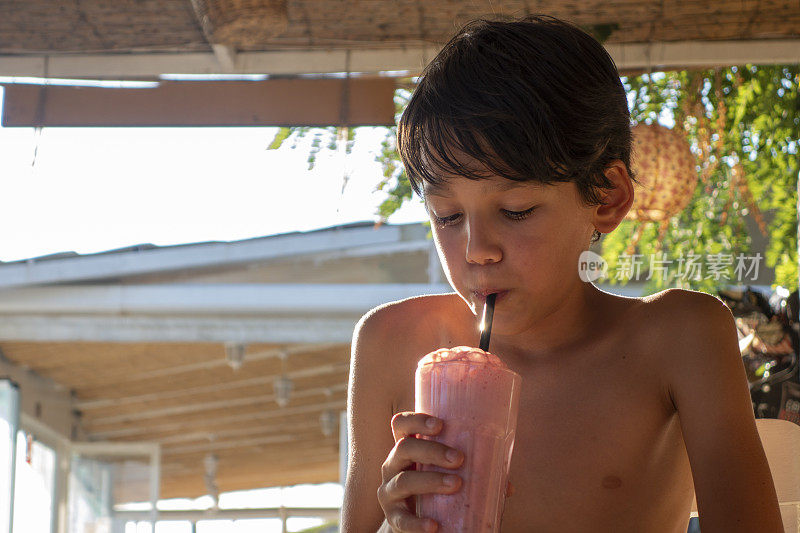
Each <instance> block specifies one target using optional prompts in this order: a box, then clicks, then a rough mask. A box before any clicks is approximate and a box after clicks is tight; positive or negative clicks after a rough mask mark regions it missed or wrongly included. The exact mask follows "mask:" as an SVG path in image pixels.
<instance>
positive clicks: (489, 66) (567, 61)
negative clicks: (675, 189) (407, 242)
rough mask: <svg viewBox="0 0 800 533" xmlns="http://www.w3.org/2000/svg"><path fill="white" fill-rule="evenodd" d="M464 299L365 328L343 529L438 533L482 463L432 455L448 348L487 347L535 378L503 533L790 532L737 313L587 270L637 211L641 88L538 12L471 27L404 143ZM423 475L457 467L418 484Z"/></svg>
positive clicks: (405, 126)
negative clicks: (427, 366)
mask: <svg viewBox="0 0 800 533" xmlns="http://www.w3.org/2000/svg"><path fill="white" fill-rule="evenodd" d="M398 143H399V149H400V152H401V155H402V158H403V161H404V164H405V168H406V171H407V172H408V174H409V176H410V178H411V180H412V182H413V184H414V186H415V188H416V190H417V192H419V193H420V194H421V196H422V198H423V199H424V201H425V205H426V206H427V210H428V212H429V214H430V218H431V223H432V224H431V227H432V231H433V238H434V241H435V243H436V247H437V250H438V252H439V257H440V258H441V260H442V264H443V266H444V269H445V272H446V274H447V279H448V281H449V282H450V285H451V286H452V287H453V289H454V290H455V293H454V294H444V295H436V296H424V297H419V298H412V299H409V300H404V301H401V302H394V303H390V304H387V305H384V306H382V307H379V308H377V309H375V310H373V311H371V312H370V313H368V314H367V315H366V316H365V317H364V318H363V319H362V320H361V322H360V323H359V325H358V327H357V328H356V332H355V336H354V342H353V354H352V367H351V375H350V390H349V415H350V450H349V468H348V476H347V484H346V490H345V500H344V506H343V509H342V530H343V531H347V532H355V533H362V532H374V531H403V532H417V531H435V530H436V528H437V525H436V523H435V522H433V521H432V520H430V519H426V518H425V517H422V518H417V517H415V515H414V506H413V501H414V497H415V495H418V494H424V493H432V492H435V493H451V492H454V491H458V490H459V488H460V483H461V481H460V477H458V474H459V466H460V465H461V463H462V461H463V455H462V453H461V451H459V450H451V449H449V448H447V447H446V446H444V445H442V444H438V443H436V442H432V441H426V440H422V439H416V438H415V435H416V434H424V435H434V434H436V433H438V432H439V431H440V430H441V428H442V424H443V423H446V422H443V421H442V420H437V419H432V418H431V417H428V416H427V415H425V414H422V413H414V412H413V409H414V370H415V368H416V364H417V361H418V360H419V359H420V358H421V357H422V356H423V355H425V354H427V353H428V352H431V351H433V350H435V349H438V348H442V347H451V346H458V345H468V346H476V345H477V342H478V333H477V331H476V327H475V324H476V318H475V316H476V314H477V312H478V311H480V309H481V307H482V305H483V301H484V299H485V296H486V294H490V293H498V297H497V303H496V308H495V314H494V328H493V334H492V352H493V353H495V354H497V355H499V356H500V357H501V358H502V359H503V360H504V361H505V363H506V364H507V365H508V366H509V367H510V368H511V369H512V370H514V371H516V372H518V373H519V374H521V376H522V384H523V387H522V393H521V400H520V409H519V420H518V427H517V436H516V444H515V451H514V455H513V459H512V463H511V472H510V486H512V487H513V492H514V494H513V496H511V497H509V498H507V500H506V503H505V512H504V516H503V522H502V531H504V532H529V531H532V532H540V531H541V532H550V531H552V532H570V531H576V532H605V531H609V532H637V533H641V532H664V533H667V532H669V533H684V532H685V531H686V528H687V523H688V520H689V513H690V508H691V505H692V496H693V494H694V493H695V492H696V494H697V503H698V511H699V515H700V524H701V529H702V531H703V533H714V532H725V533H732V532H748V533H749V532H777V531H782V527H781V522H780V514H779V511H778V505H777V499H776V496H775V489H774V487H773V484H772V479H771V477H770V472H769V467H768V465H767V462H766V459H765V457H764V452H763V449H762V447H761V443H760V440H759V438H758V434H757V432H756V427H755V421H754V419H753V413H752V409H751V404H750V397H749V394H748V389H747V384H746V378H745V373H744V368H743V365H742V362H741V357H740V354H739V350H738V344H737V335H736V330H735V326H734V322H733V317H732V315H731V313H730V312H729V311H728V309H727V308H726V307H725V306H724V304H723V303H722V302H721V301H719V300H718V299H716V298H714V297H713V296H709V295H706V294H702V293H697V292H691V291H685V290H667V291H664V292H661V293H658V294H656V295H653V296H649V297H645V298H625V297H620V296H615V295H612V294H608V293H605V292H603V291H601V290H599V289H598V288H597V287H595V286H594V285H592V284H591V283H584V282H582V281H581V280H580V278H579V276H578V257H579V255H580V254H581V252H582V251H584V250H586V249H588V247H589V245H590V242H591V241H592V240H593V239H595V238H596V237H597V235H598V233H608V232H610V231H612V230H613V229H614V228H615V227H616V226H617V225H619V223H620V222H621V221H622V220H623V218H624V216H625V214H626V213H627V212H628V210H629V209H630V207H631V203H632V201H633V195H634V193H633V186H632V177H631V170H630V149H631V148H630V147H631V133H630V124H629V114H628V107H627V102H626V98H625V92H624V89H623V87H622V85H621V83H620V80H619V74H618V73H617V70H616V67H615V66H614V64H613V61H612V60H611V58H610V57H609V56H608V54H607V53H606V52H605V51H604V49H603V48H602V46H601V45H600V44H599V43H597V41H595V40H594V39H592V38H591V37H590V36H588V35H587V34H585V33H583V32H582V31H581V30H579V29H577V28H575V27H573V26H571V25H568V24H565V23H563V22H560V21H557V20H554V19H551V18H547V17H534V18H530V19H526V20H525V21H515V22H486V21H481V22H476V23H472V24H471V25H468V26H467V27H465V28H464V29H463V30H462V31H461V32H460V33H459V34H458V35H457V36H456V37H455V38H454V39H453V40H452V41H450V43H448V44H447V45H446V46H445V48H444V49H443V51H442V52H441V53H440V54H439V55H438V56H437V57H436V59H434V60H433V62H432V63H431V64H430V65H429V66H428V68H427V69H426V71H425V73H424V75H423V78H422V80H421V82H420V84H419V86H418V88H417V90H416V92H415V94H414V96H413V98H412V100H411V102H410V103H409V105H408V108H407V110H406V111H405V113H404V115H403V117H402V119H401V122H400V126H399V128H398ZM415 463H427V464H435V465H439V466H442V467H445V468H451V469H452V475H453V476H455V477H450V478H449V479H450V480H454V484H449V483H448V482H447V481H448V478H447V477H445V475H444V474H439V473H435V472H417V471H414V469H413V467H414V464H415Z"/></svg>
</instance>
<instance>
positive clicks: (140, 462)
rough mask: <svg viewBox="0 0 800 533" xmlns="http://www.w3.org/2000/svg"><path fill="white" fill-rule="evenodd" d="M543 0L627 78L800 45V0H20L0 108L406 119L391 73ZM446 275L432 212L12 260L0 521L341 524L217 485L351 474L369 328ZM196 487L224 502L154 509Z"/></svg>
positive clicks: (247, 122) (0, 22) (126, 526)
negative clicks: (359, 349)
mask: <svg viewBox="0 0 800 533" xmlns="http://www.w3.org/2000/svg"><path fill="white" fill-rule="evenodd" d="M534 12H535V13H545V14H549V15H553V16H556V17H560V18H565V19H567V20H570V21H572V22H575V23H577V24H579V25H581V26H582V27H584V28H586V29H587V30H588V31H590V32H592V33H593V34H594V35H595V36H597V37H598V39H600V40H602V41H603V42H604V45H605V46H606V47H607V49H608V50H609V52H610V53H611V55H612V57H613V58H614V60H615V62H616V63H617V65H618V67H619V69H620V71H621V73H622V74H625V75H630V76H635V75H638V74H641V73H652V72H654V71H659V70H667V69H688V68H696V69H707V68H714V67H723V66H729V65H744V64H757V65H772V64H797V63H800V10H798V9H797V2H794V1H789V0H785V1H781V0H774V1H769V2H765V1H755V0H754V1H745V2H742V1H738V0H737V1H732V0H725V1H719V2H713V3H708V2H699V1H697V2H679V3H674V2H673V3H670V2H648V1H628V2H610V1H591V0H590V1H585V2H581V3H579V4H575V3H562V2H536V3H533V4H531V3H529V2H521V1H520V2H514V1H492V2H465V1H456V0H446V1H441V2H423V1H420V0H415V1H410V0H408V1H405V0H404V1H388V0H368V1H366V0H365V1H353V2H334V1H319V0H283V1H280V0H248V1H245V0H219V1H215V0H168V1H159V2H156V1H144V2H143V1H138V0H118V1H108V0H83V1H81V2H75V3H69V4H67V3H64V2H57V1H54V0H33V1H27V2H4V3H2V4H0V83H2V85H3V86H4V90H5V101H4V106H3V113H2V126H3V127H29V128H30V127H32V128H49V127H68V126H119V127H130V126H167V127H168V126H281V127H301V128H302V127H311V126H324V127H336V128H352V127H356V126H367V125H373V126H391V125H393V124H394V120H395V113H396V102H395V97H396V91H397V89H398V88H399V87H408V86H409V83H411V84H413V78H414V76H416V75H418V74H419V72H420V71H421V69H422V67H423V66H424V65H425V64H426V63H427V61H429V60H430V59H431V58H433V57H434V55H435V54H436V52H437V50H438V49H439V47H440V46H441V45H442V44H443V42H445V41H446V40H447V38H448V37H449V35H450V34H451V33H452V32H453V31H454V30H455V29H456V28H457V27H458V26H460V25H461V24H462V23H464V22H466V21H468V20H471V19H474V18H478V17H483V16H495V15H500V14H502V15H508V16H522V15H525V14H528V13H534ZM409 80H411V81H409ZM795 91H796V89H795ZM795 112H796V110H795ZM339 178H340V176H337V177H335V178H334V179H339ZM109 179H110V180H113V177H110V178H109ZM164 179H165V180H167V179H169V176H164ZM795 180H796V176H795ZM792 192H794V191H792ZM750 226H751V227H752V226H753V225H752V224H750ZM755 233H756V232H755V231H754V232H753V234H754V235H755ZM755 239H756V243H755V249H757V250H763V249H764V248H765V247H766V243H765V241H764V239H763V237H762V238H761V240H760V241H759V240H758V239H759V238H758V237H755ZM794 257H795V263H796V255H795V256H794ZM795 278H796V274H795ZM773 282H774V273H771V272H770V271H769V270H768V269H765V270H764V271H763V272H762V275H761V277H760V278H758V279H756V280H752V283H754V284H760V285H770V284H771V283H773ZM446 290H448V287H447V285H446V280H444V278H443V275H442V272H441V267H440V265H439V263H438V259H437V258H436V254H435V251H434V250H433V248H432V243H431V242H430V240H429V239H428V237H427V229H426V228H425V227H424V226H423V225H420V224H410V225H382V226H379V227H375V226H374V225H373V224H372V223H365V224H353V225H346V226H339V227H334V228H328V229H324V230H318V231H312V232H307V233H289V234H283V235H275V236H269V237H263V238H256V239H249V240H243V241H236V242H205V243H196V244H187V245H176V246H148V245H145V246H134V247H130V248H125V249H119V250H111V251H108V252H104V253H97V254H91V255H78V254H72V253H65V254H57V255H51V256H46V257H38V258H35V259H29V260H24V261H15V262H8V263H3V264H0V354H1V355H2V358H1V359H0V378H5V381H3V380H0V385H2V387H0V420H2V422H0V438H2V441H3V442H2V444H0V460H2V461H4V463H3V464H2V465H0V500H2V501H0V531H4V528H5V527H6V525H7V524H10V523H11V519H12V517H14V518H15V521H16V522H17V524H35V529H25V530H24V531H26V533H27V532H28V531H34V530H35V531H42V532H45V531H46V532H51V531H52V532H53V533H56V532H57V533H84V532H87V531H94V532H101V531H103V532H106V531H107V532H114V533H116V532H120V531H126V532H127V531H132V530H136V529H135V528H136V527H138V526H131V524H135V523H138V522H143V521H149V520H152V521H155V520H162V521H164V520H185V521H187V523H190V524H191V525H192V528H193V529H194V528H195V524H196V523H197V522H198V521H201V520H204V519H209V518H214V519H220V520H221V519H244V518H267V517H271V518H280V519H281V520H282V527H283V529H284V530H286V529H287V520H288V519H289V518H290V517H321V518H324V519H330V520H333V521H335V520H336V517H337V515H338V509H337V508H335V507H321V508H320V507H318V508H305V507H304V506H296V505H295V506H291V507H287V506H275V507H263V506H261V507H259V506H255V508H250V509H246V510H245V509H238V510H234V509H229V508H228V509H226V508H224V506H218V505H217V503H218V499H219V495H220V493H223V492H227V491H235V490H245V489H257V488H263V487H279V486H288V485H296V484H300V483H325V482H334V483H335V482H338V481H340V479H341V475H342V474H341V472H342V469H343V466H344V462H345V460H346V458H345V456H344V450H345V448H346V432H345V431H344V428H345V426H346V419H345V418H344V415H343V412H344V411H343V410H344V408H345V397H346V387H347V375H348V361H349V342H350V336H351V334H352V330H353V326H354V325H355V322H356V321H357V320H358V318H359V317H360V316H361V315H362V314H363V313H365V312H366V311H368V310H369V309H370V308H372V307H374V306H376V305H379V304H381V303H384V302H387V301H391V300H396V299H400V298H405V297H408V296H412V295H417V294H423V293H432V292H442V291H446ZM616 290H617V291H618V292H624V293H626V294H632V295H636V294H641V291H642V290H643V289H642V286H641V285H637V284H635V283H634V284H629V285H628V286H626V287H624V288H620V287H617V288H616ZM26 465H27V466H26ZM15 474H16V482H15ZM23 480H24V483H23V482H22V481H23ZM15 487H16V498H15V496H14V490H13V489H14V488H15ZM5 489H8V490H5ZM201 495H209V496H211V499H212V502H213V504H212V506H211V509H210V510H186V509H184V510H167V509H165V508H159V509H156V507H155V506H154V505H153V502H155V501H156V500H159V499H166V498H179V497H180V498H195V497H198V496H201ZM26 499H27V501H33V500H35V501H36V505H35V506H34V507H33V508H32V507H31V505H30V504H26V503H25V502H26ZM42 502H45V503H42ZM134 502H138V506H137V505H123V504H131V503H134ZM147 502H151V503H149V504H148V503H147ZM12 504H16V505H12ZM14 507H16V510H15V509H14ZM218 507H223V508H218ZM32 509H33V510H32ZM21 527H22V526H19V525H18V526H17V527H15V529H14V531H23V530H22V529H21ZM32 527H33V526H32ZM131 527H133V528H134V529H131ZM165 527H166V526H165ZM156 531H165V532H166V531H167V529H161V530H159V529H158V528H156Z"/></svg>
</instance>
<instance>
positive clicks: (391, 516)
mask: <svg viewBox="0 0 800 533" xmlns="http://www.w3.org/2000/svg"><path fill="white" fill-rule="evenodd" d="M386 521H387V522H389V525H390V526H392V529H393V530H395V531H400V532H402V533H432V532H434V531H438V530H439V524H437V523H436V522H434V521H433V520H431V519H430V518H417V517H416V516H414V515H413V514H411V513H409V512H408V511H407V510H406V509H404V508H402V507H395V508H393V509H392V510H391V511H390V512H389V513H388V514H387V516H386Z"/></svg>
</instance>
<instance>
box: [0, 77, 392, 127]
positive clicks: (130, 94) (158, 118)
mask: <svg viewBox="0 0 800 533" xmlns="http://www.w3.org/2000/svg"><path fill="white" fill-rule="evenodd" d="M394 88H395V82H394V79H393V78H377V77H376V78H350V79H346V80H345V79H333V78H320V79H274V80H264V81H238V80H237V81H215V82H210V81H164V82H161V83H160V84H159V85H158V86H157V87H155V88H142V89H127V88H122V89H120V88H104V87H70V86H62V85H27V84H10V85H6V86H5V103H4V106H3V116H2V125H3V126H5V127H13V126H22V127H49V126H340V125H341V126H365V125H373V126H391V125H393V124H394V113H395V109H394ZM345 90H346V91H347V93H346V94H347V103H346V105H343V104H344V102H343V93H344V91H345ZM343 108H344V109H346V116H342V113H343Z"/></svg>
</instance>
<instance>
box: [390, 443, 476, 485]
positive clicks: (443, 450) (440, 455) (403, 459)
mask: <svg viewBox="0 0 800 533" xmlns="http://www.w3.org/2000/svg"><path fill="white" fill-rule="evenodd" d="M463 462H464V454H463V453H461V452H460V451H458V450H456V449H454V448H450V447H449V446H446V445H444V444H442V443H441V442H436V441H432V440H423V439H417V438H414V437H403V438H402V439H400V440H399V441H397V443H395V445H394V448H392V451H391V452H389V457H387V458H386V461H385V462H384V463H383V467H382V468H381V473H382V474H383V480H384V481H389V480H390V479H391V478H393V477H394V476H396V475H397V474H399V473H400V472H402V471H404V470H410V469H412V468H414V465H415V463H421V464H426V465H436V466H440V467H442V468H458V467H459V466H461V464H462V463H463Z"/></svg>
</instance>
